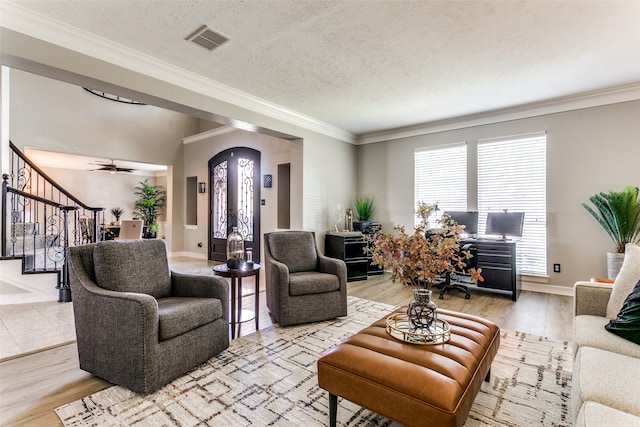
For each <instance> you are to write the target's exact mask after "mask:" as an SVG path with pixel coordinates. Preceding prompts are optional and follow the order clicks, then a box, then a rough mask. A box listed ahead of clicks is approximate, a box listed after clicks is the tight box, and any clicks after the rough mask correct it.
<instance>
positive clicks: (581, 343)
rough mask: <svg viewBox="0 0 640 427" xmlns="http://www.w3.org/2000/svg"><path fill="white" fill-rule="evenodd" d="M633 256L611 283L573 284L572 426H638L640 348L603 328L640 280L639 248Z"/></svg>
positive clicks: (639, 421)
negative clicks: (573, 356)
mask: <svg viewBox="0 0 640 427" xmlns="http://www.w3.org/2000/svg"><path fill="white" fill-rule="evenodd" d="M631 252H633V254H631V253H630V252H629V250H627V257H626V258H625V262H624V264H623V269H622V270H621V272H620V274H619V275H618V277H617V278H616V282H615V284H613V285H612V284H607V283H599V282H577V283H576V284H575V285H574V315H575V318H574V345H575V359H574V366H573V379H572V404H573V420H574V427H582V426H598V427H600V426H624V427H640V345H638V344H635V343H633V342H632V341H628V340H626V339H624V338H621V337H619V336H618V335H614V334H613V333H611V332H609V331H607V330H606V329H605V328H604V326H605V325H606V324H607V323H609V321H610V320H611V319H615V318H616V316H617V313H618V312H619V311H620V308H621V307H622V303H623V302H624V299H625V298H626V295H628V294H629V293H631V290H633V286H634V285H635V283H637V282H638V280H640V248H639V247H638V246H637V245H635V248H634V249H633V250H632V251H631ZM632 263H633V265H631V264H632ZM625 268H626V271H624V272H623V270H624V269H625ZM621 276H622V277H621ZM631 281H632V283H631ZM622 282H626V283H622ZM614 287H615V290H614ZM625 293H626V295H625Z"/></svg>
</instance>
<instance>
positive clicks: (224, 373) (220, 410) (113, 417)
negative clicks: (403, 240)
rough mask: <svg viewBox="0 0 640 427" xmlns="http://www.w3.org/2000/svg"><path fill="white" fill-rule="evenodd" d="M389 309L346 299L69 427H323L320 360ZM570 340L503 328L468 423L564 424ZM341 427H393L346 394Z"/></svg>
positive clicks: (82, 409)
mask: <svg viewBox="0 0 640 427" xmlns="http://www.w3.org/2000/svg"><path fill="white" fill-rule="evenodd" d="M392 308H393V307H391V306H389V305H386V304H380V303H375V302H371V301H367V300H363V299H358V298H354V297H349V316H347V317H346V318H342V319H337V320H335V321H329V322H322V323H317V324H312V325H302V326H294V327H287V328H280V327H278V326H274V327H271V328H268V329H264V330H261V331H260V332H258V333H254V334H252V335H249V336H246V337H242V338H240V339H238V340H234V341H232V343H231V346H230V347H229V349H227V350H225V351H224V352H222V353H221V354H219V355H218V356H217V357H214V358H212V359H210V360H209V361H208V362H206V363H205V364H203V365H202V366H200V367H198V368H197V369H195V370H193V371H192V372H190V373H188V374H186V375H184V376H182V377H180V378H178V379H177V380H175V381H173V382H172V383H170V384H168V385H166V386H165V387H163V388H162V389H160V390H159V391H157V392H156V393H154V394H151V395H148V396H142V395H138V394H135V393H133V392H131V391H129V390H127V389H124V388H122V387H119V386H114V387H111V388H108V389H106V390H103V391H100V392H98V393H95V394H92V395H90V396H87V397H85V398H83V399H80V400H78V401H75V402H73V403H70V404H67V405H64V406H61V407H59V408H57V409H56V413H57V415H58V417H59V418H60V420H61V421H62V422H63V424H64V425H65V426H67V427H70V426H131V425H138V426H150V425H152V426H234V427H235V426H267V425H274V426H302V425H304V426H306V427H312V426H326V425H328V423H329V408H328V397H327V393H326V392H325V391H324V390H322V389H320V388H319V387H318V383H317V378H316V361H317V360H318V358H319V357H320V355H322V353H324V352H325V351H326V350H328V349H330V348H331V347H333V346H334V345H336V344H338V343H340V342H341V341H342V340H344V339H345V338H347V337H348V336H350V335H353V334H355V333H357V332H358V331H360V330H361V329H363V328H364V327H366V326H369V325H370V324H371V323H373V322H374V321H375V320H377V319H379V318H380V317H382V316H383V315H384V313H388V312H390V311H391V310H392ZM572 354H573V353H572V350H571V343H569V342H562V341H553V340H549V339H546V338H543V337H538V336H532V335H527V334H524V333H518V332H515V333H513V332H508V331H504V330H503V331H502V335H501V344H500V350H499V351H498V354H497V356H496V358H495V360H494V362H493V364H492V368H491V382H485V383H483V386H482V389H481V391H480V392H479V394H478V396H477V398H476V400H475V402H474V404H473V407H472V408H471V412H470V414H469V417H468V418H467V421H466V423H465V426H466V427H476V426H511V427H513V426H530V425H537V426H570V425H571V422H570V417H569V414H570V408H569V401H570V390H571V367H572V365H573V360H572ZM338 424H339V425H342V426H394V427H395V426H398V424H397V423H394V422H391V421H389V420H388V419H386V418H384V417H381V416H378V415H377V414H374V413H372V412H370V411H368V410H365V409H362V408H361V407H359V406H357V405H354V404H352V403H351V402H348V401H346V400H344V399H339V400H338Z"/></svg>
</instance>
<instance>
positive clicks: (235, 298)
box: [213, 262, 260, 339]
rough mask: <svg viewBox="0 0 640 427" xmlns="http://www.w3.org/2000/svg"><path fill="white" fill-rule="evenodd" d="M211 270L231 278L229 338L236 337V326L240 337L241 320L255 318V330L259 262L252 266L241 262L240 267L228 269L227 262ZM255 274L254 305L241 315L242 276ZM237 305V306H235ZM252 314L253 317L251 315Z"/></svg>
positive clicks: (258, 305) (257, 315) (257, 311)
mask: <svg viewBox="0 0 640 427" xmlns="http://www.w3.org/2000/svg"><path fill="white" fill-rule="evenodd" d="M213 272H214V273H215V274H216V275H217V276H221V277H229V278H231V319H230V322H229V323H230V324H231V339H235V338H236V326H237V332H238V337H240V325H241V324H242V323H243V322H248V321H249V320H253V319H255V321H256V331H257V330H258V329H259V328H258V318H259V314H260V303H259V299H260V264H258V263H255V262H254V263H253V266H251V267H249V266H247V264H243V266H242V267H241V268H238V269H230V268H228V267H227V264H220V265H216V266H214V267H213ZM250 276H255V278H256V280H255V282H256V287H255V291H254V300H255V307H254V311H253V312H251V311H249V310H245V311H244V314H245V315H246V316H243V311H242V278H243V277H250ZM236 307H237V308H236ZM251 315H253V317H251Z"/></svg>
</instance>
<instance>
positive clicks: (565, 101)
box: [355, 83, 640, 145]
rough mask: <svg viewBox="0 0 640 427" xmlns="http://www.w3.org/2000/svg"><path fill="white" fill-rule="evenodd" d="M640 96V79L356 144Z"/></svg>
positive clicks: (377, 136)
mask: <svg viewBox="0 0 640 427" xmlns="http://www.w3.org/2000/svg"><path fill="white" fill-rule="evenodd" d="M638 99H640V83H635V84H630V85H625V86H619V87H615V88H609V89H603V90H596V91H591V92H585V93H582V94H578V95H571V96H565V97H561V98H554V99H549V100H546V101H541V102H534V103H530V104H523V105H519V106H516V107H510V108H503V109H499V110H493V111H488V112H484V113H478V114H471V115H468V116H462V117H456V118H452V119H446V120H439V121H434V122H429V123H422V124H419V125H413V126H406V127H401V128H395V129H388V130H383V131H379V132H371V133H366V134H361V135H358V137H357V138H356V142H355V144H356V145H362V144H372V143H375V142H382V141H390V140H394V139H401V138H410V137H412V136H419V135H427V134H432V133H437V132H445V131H449V130H455V129H463V128H468V127H473V126H482V125H487V124H492V123H499V122H506V121H510V120H517V119H526V118H529V117H536V116H542V115H546V114H553V113H561V112H564V111H571V110H579V109H582V108H591V107H598V106H602V105H608V104H616V103H619V102H627V101H635V100H638Z"/></svg>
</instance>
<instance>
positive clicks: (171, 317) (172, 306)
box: [158, 297, 222, 341]
mask: <svg viewBox="0 0 640 427" xmlns="http://www.w3.org/2000/svg"><path fill="white" fill-rule="evenodd" d="M221 317H222V304H221V302H220V300H218V299H214V298H180V297H169V298H160V299H159V300H158V320H159V330H158V334H159V340H160V341H164V340H168V339H169V338H173V337H177V336H178V335H182V334H184V333H186V332H189V331H191V330H193V329H195V328H198V327H200V326H202V325H206V324H207V323H210V322H213V321H214V320H216V319H219V318H221Z"/></svg>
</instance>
